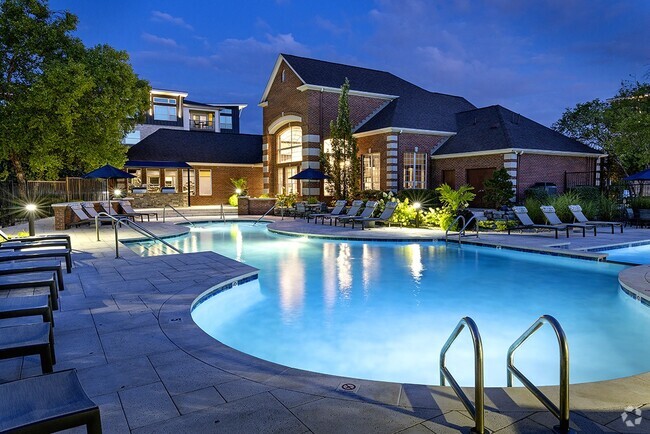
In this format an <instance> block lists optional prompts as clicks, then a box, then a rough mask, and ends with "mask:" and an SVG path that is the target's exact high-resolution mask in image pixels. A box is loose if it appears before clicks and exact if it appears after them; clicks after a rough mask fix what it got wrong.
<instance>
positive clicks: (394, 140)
mask: <svg viewBox="0 0 650 434" xmlns="http://www.w3.org/2000/svg"><path fill="white" fill-rule="evenodd" d="M386 141H387V142H396V141H397V136H392V135H391V136H386Z"/></svg>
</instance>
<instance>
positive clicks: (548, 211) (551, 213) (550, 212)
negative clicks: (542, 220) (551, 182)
mask: <svg viewBox="0 0 650 434" xmlns="http://www.w3.org/2000/svg"><path fill="white" fill-rule="evenodd" d="M539 208H540V209H541V210H542V212H543V213H544V217H546V221H547V222H549V223H550V224H551V225H554V226H558V225H566V226H567V228H569V229H571V228H578V229H582V236H583V237H585V236H586V231H587V229H590V230H591V229H593V230H594V237H595V236H596V226H594V225H589V224H583V223H563V222H562V220H560V218H559V217H558V216H557V214H556V213H555V208H553V207H552V206H550V205H542V206H540V207H539ZM568 234H569V232H568V231H567V237H568V236H569V235H568Z"/></svg>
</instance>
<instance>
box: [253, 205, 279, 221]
mask: <svg viewBox="0 0 650 434" xmlns="http://www.w3.org/2000/svg"><path fill="white" fill-rule="evenodd" d="M276 205H277V203H276V204H275V205H273V206H272V207H271V208H269V210H268V211H267V212H265V213H264V215H262V217H260V218H258V219H257V220H256V221H255V223H253V226H255V225H256V224H258V223H259V222H260V221H262V219H263V218H264V217H266V216H267V215H269V213H270V212H271V211H273V210H274V209H275V206H276Z"/></svg>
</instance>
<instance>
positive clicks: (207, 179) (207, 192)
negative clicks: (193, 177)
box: [199, 169, 212, 196]
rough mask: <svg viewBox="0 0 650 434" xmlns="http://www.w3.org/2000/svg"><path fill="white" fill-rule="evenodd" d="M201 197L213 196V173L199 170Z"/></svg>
mask: <svg viewBox="0 0 650 434" xmlns="http://www.w3.org/2000/svg"><path fill="white" fill-rule="evenodd" d="M199 196H212V171H211V170H209V169H207V170H206V169H202V170H199Z"/></svg>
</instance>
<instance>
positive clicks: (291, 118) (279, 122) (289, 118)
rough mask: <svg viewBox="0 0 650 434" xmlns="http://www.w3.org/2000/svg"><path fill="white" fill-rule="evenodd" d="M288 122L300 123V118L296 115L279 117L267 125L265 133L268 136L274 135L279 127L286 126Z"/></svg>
mask: <svg viewBox="0 0 650 434" xmlns="http://www.w3.org/2000/svg"><path fill="white" fill-rule="evenodd" d="M289 122H302V118H301V117H300V116H296V115H284V116H281V117H279V118H278V119H276V120H274V121H273V122H271V123H270V124H269V126H268V128H267V131H268V132H269V134H275V133H276V132H277V131H278V130H279V129H280V127H282V126H283V125H285V124H288V123H289Z"/></svg>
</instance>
